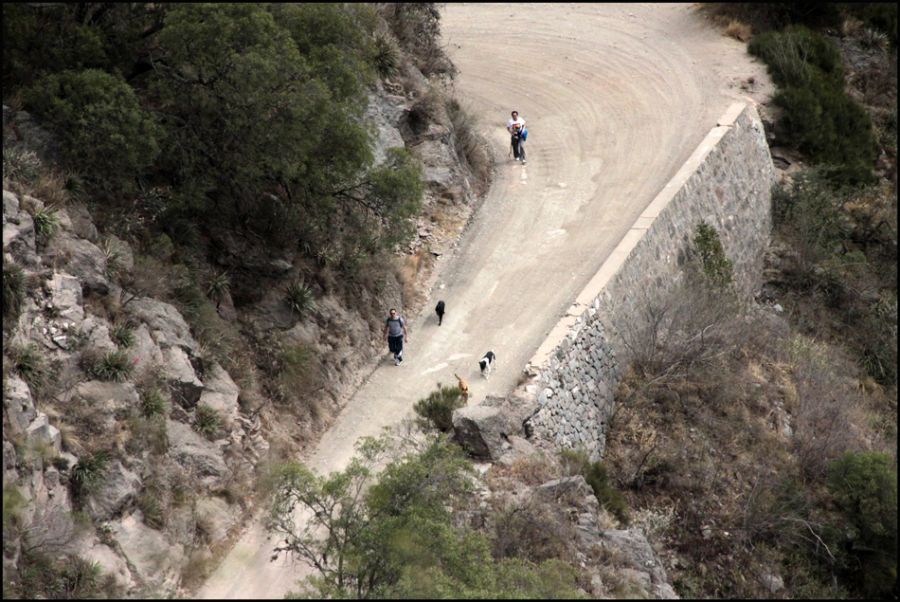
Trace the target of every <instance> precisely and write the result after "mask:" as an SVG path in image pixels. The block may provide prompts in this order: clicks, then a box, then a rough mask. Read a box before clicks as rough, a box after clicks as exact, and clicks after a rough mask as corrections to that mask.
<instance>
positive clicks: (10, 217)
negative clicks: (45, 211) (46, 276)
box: [3, 190, 40, 268]
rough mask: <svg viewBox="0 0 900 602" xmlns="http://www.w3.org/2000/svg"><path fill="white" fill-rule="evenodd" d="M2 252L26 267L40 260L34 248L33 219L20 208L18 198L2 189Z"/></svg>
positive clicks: (32, 265) (36, 263)
mask: <svg viewBox="0 0 900 602" xmlns="http://www.w3.org/2000/svg"><path fill="white" fill-rule="evenodd" d="M3 252H4V253H9V254H10V255H12V257H13V258H14V259H15V260H16V261H18V262H19V263H21V264H22V265H25V266H28V267H32V268H33V267H37V265H38V264H39V263H40V260H39V258H38V256H37V251H36V248H35V231H34V220H33V219H32V217H31V215H29V214H28V212H27V211H25V210H24V209H22V208H21V206H20V203H19V198H18V197H17V196H16V195H15V194H13V193H12V192H10V191H8V190H4V191H3Z"/></svg>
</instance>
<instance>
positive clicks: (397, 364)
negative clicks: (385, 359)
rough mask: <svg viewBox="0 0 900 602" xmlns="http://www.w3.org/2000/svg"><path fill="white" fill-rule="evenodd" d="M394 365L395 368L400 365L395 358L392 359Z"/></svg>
mask: <svg viewBox="0 0 900 602" xmlns="http://www.w3.org/2000/svg"><path fill="white" fill-rule="evenodd" d="M394 365H395V366H399V365H400V360H399V359H397V358H394Z"/></svg>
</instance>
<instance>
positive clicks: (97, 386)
mask: <svg viewBox="0 0 900 602" xmlns="http://www.w3.org/2000/svg"><path fill="white" fill-rule="evenodd" d="M75 395H76V396H77V397H80V398H81V399H83V400H85V401H86V402H88V403H89V404H90V405H93V406H94V407H97V408H99V409H100V410H101V411H102V412H103V413H104V414H109V415H115V414H120V415H122V414H125V413H127V412H128V410H130V409H132V408H137V407H139V405H140V401H141V399H140V395H138V392H137V389H136V388H135V386H134V384H133V383H130V382H124V383H116V382H104V381H99V380H89V381H85V382H81V383H78V386H77V387H75Z"/></svg>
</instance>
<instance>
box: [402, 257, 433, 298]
mask: <svg viewBox="0 0 900 602" xmlns="http://www.w3.org/2000/svg"><path fill="white" fill-rule="evenodd" d="M433 266H434V256H433V255H432V254H431V252H430V251H429V250H428V249H427V248H426V247H424V246H423V247H420V248H419V250H418V251H416V252H415V253H412V254H411V255H405V256H404V257H403V259H402V260H401V262H400V265H399V267H398V268H397V280H398V281H399V282H400V285H401V287H402V295H403V306H404V307H410V308H411V307H418V306H419V305H421V304H422V303H423V302H424V301H425V292H424V291H422V290H420V289H419V281H420V280H421V278H422V277H423V276H424V275H426V274H428V273H429V272H430V271H431V268H432V267H433Z"/></svg>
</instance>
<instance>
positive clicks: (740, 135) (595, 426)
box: [520, 103, 775, 459]
mask: <svg viewBox="0 0 900 602" xmlns="http://www.w3.org/2000/svg"><path fill="white" fill-rule="evenodd" d="M774 181H775V170H774V166H773V164H772V158H771V155H770V153H769V147H768V145H767V143H766V139H765V135H764V132H763V127H762V123H761V121H760V119H759V115H758V114H757V112H756V109H755V107H753V106H751V105H745V104H744V103H736V104H734V105H732V106H731V107H730V108H729V110H728V111H727V112H726V113H725V115H724V116H723V117H722V119H721V120H720V121H719V123H718V125H717V126H716V127H715V128H713V129H712V130H711V131H710V132H709V134H708V135H707V136H706V138H704V140H703V142H701V144H700V146H698V147H697V149H696V151H694V153H693V154H692V155H691V157H690V158H689V159H688V160H687V162H686V163H685V164H684V165H683V166H682V167H681V169H680V170H679V171H678V173H676V175H675V176H674V177H673V178H672V179H671V180H670V181H669V183H668V184H667V185H666V186H665V188H664V189H663V190H662V191H661V192H660V193H659V194H658V195H657V197H656V198H655V199H654V200H653V201H652V202H651V203H650V205H649V206H648V207H647V209H646V210H645V211H644V212H643V213H642V214H641V216H640V217H639V218H638V219H637V221H636V222H635V223H634V225H633V226H632V228H631V229H630V230H629V231H628V232H627V233H626V235H625V237H624V238H623V239H622V241H621V242H620V243H619V245H618V246H617V247H616V248H615V249H614V250H613V252H612V254H611V255H610V257H609V258H608V259H607V260H606V261H605V262H604V264H603V265H602V266H601V268H600V270H599V271H598V272H597V274H596V275H595V276H594V278H593V279H592V280H591V282H590V283H589V284H588V285H587V287H586V288H585V289H584V291H582V293H581V294H580V295H579V296H578V297H577V299H576V301H575V303H574V304H573V305H572V307H571V308H570V309H569V311H568V312H567V314H566V316H565V317H563V319H562V320H560V322H559V323H558V324H557V326H556V327H555V328H554V329H553V330H552V331H551V332H550V334H549V336H548V338H547V339H546V340H545V341H544V343H543V344H542V345H541V347H540V348H539V349H538V351H537V353H536V354H535V356H534V358H532V361H531V362H530V366H531V372H532V374H534V375H535V376H534V378H532V379H531V382H530V384H528V385H527V386H525V387H523V389H524V390H523V391H521V392H520V394H522V395H531V396H536V397H537V401H538V404H539V410H538V411H537V412H536V413H535V414H534V415H533V416H532V417H531V418H530V419H529V420H528V424H527V427H528V429H529V430H530V431H531V433H532V436H534V437H537V438H538V439H540V440H544V441H548V442H549V443H551V444H552V445H553V446H554V447H559V448H579V447H580V448H584V449H586V450H587V451H588V453H589V454H590V455H591V457H592V458H593V459H598V458H600V457H601V456H602V454H603V449H604V445H605V433H606V427H607V423H608V421H609V419H610V417H611V416H612V413H613V409H614V406H613V403H614V393H615V389H616V386H617V384H618V382H619V379H620V377H621V374H622V372H623V371H624V369H625V368H626V366H627V364H628V358H627V354H626V353H625V349H624V345H623V343H622V336H621V333H625V332H629V331H630V330H631V329H635V328H638V327H640V321H641V316H642V314H643V308H645V307H646V305H647V303H648V302H650V301H651V300H654V299H660V298H662V297H663V296H664V295H665V294H666V292H668V291H669V290H671V289H672V287H673V286H674V285H675V284H676V283H678V281H679V280H680V279H681V277H682V269H681V266H682V264H683V262H684V258H685V253H686V250H687V249H688V246H689V245H690V244H691V239H692V238H693V235H694V231H695V228H696V226H697V224H698V223H700V222H701V221H704V222H706V223H708V224H710V225H712V226H713V227H715V229H716V230H717V231H718V233H719V236H720V238H721V240H722V245H723V247H724V250H725V254H726V255H727V256H728V258H729V259H731V260H732V262H733V263H734V277H735V283H736V286H737V288H738V289H739V291H741V292H742V293H744V294H745V295H746V294H749V293H751V292H752V290H753V288H754V286H755V284H756V279H757V277H758V274H759V273H760V268H761V262H762V253H763V250H764V249H765V246H766V244H767V242H768V240H769V233H770V230H771V188H772V185H773V183H774ZM632 331H633V330H632Z"/></svg>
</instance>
